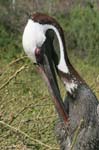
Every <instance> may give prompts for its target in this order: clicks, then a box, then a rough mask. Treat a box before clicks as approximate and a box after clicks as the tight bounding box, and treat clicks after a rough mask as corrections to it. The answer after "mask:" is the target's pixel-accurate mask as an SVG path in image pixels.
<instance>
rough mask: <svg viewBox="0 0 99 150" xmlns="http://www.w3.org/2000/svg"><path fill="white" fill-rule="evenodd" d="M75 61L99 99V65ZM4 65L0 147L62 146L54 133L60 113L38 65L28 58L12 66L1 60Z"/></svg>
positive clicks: (30, 149)
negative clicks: (37, 70)
mask: <svg viewBox="0 0 99 150" xmlns="http://www.w3.org/2000/svg"><path fill="white" fill-rule="evenodd" d="M72 63H73V64H74V65H75V66H76V68H77V70H79V72H80V74H81V75H82V76H84V78H85V80H86V81H87V83H88V84H89V85H90V86H91V87H92V89H93V90H94V92H96V95H97V96H98V98H99V80H98V78H99V68H98V67H97V68H94V67H92V66H89V65H88V64H84V63H83V61H81V60H78V59H76V58H74V59H73V60H72ZM23 66H24V67H23ZM0 67H1V70H2V71H1V76H0V87H2V88H1V89H0V149H1V150H48V149H53V150H54V149H59V146H58V144H57V142H56V138H55V135H54V126H55V121H56V120H57V114H56V113H55V110H54V106H53V103H52V101H51V98H50V96H49V93H48V90H47V88H46V86H45V83H44V82H43V81H42V79H41V76H40V75H38V74H37V73H36V70H35V67H33V65H32V64H31V63H30V62H28V63H27V58H25V59H24V61H23V60H22V61H21V60H19V61H14V63H13V62H12V63H10V65H7V64H6V63H3V62H1V65H0ZM22 68H23V69H22ZM8 81H9V82H8ZM6 83H7V84H6ZM60 86H62V85H60ZM61 89H62V95H64V94H65V93H64V90H63V88H61Z"/></svg>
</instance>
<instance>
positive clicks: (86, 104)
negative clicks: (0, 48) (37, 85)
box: [22, 13, 99, 150]
mask: <svg viewBox="0 0 99 150" xmlns="http://www.w3.org/2000/svg"><path fill="white" fill-rule="evenodd" d="M54 35H56V37H57V39H58V42H59V51H58V50H57V49H55V46H54V44H53V40H54ZM22 42H23V48H24V50H25V52H26V54H27V55H28V57H29V58H30V59H31V60H32V61H33V63H35V64H36V66H37V67H38V69H39V72H40V73H41V74H42V75H43V77H44V80H45V82H46V83H47V86H48V88H49V91H50V94H51V95H52V99H53V102H54V104H55V107H56V110H57V112H58V114H59V118H60V119H59V121H58V122H57V124H56V127H55V132H56V136H57V139H58V141H59V144H60V149H61V150H72V149H73V150H99V105H98V104H99V103H98V100H97V98H96V96H95V95H94V93H93V92H92V90H91V89H90V88H89V86H88V85H87V84H86V82H85V81H84V80H83V79H82V78H81V77H80V75H79V74H78V73H77V71H76V70H75V69H74V67H73V66H72V64H71V63H70V61H69V58H68V55H67V51H66V45H65V38H64V32H63V30H62V28H61V26H60V25H59V23H58V22H57V21H56V20H55V19H54V18H52V17H50V16H48V15H45V14H42V13H35V14H33V15H32V16H31V18H30V19H29V20H28V22H27V24H26V26H25V29H24V33H23V39H22ZM56 74H57V75H58V76H59V77H60V78H61V80H62V82H63V84H64V86H65V88H66V91H67V95H66V97H65V100H64V101H63V100H62V97H61V94H60V90H59V86H58V82H57V78H56Z"/></svg>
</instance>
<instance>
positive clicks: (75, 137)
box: [70, 119, 84, 150]
mask: <svg viewBox="0 0 99 150" xmlns="http://www.w3.org/2000/svg"><path fill="white" fill-rule="evenodd" d="M83 122H84V120H83V119H81V120H80V123H79V125H78V127H77V129H76V131H75V134H74V137H73V140H72V143H71V146H70V150H73V147H74V145H75V143H76V141H77V137H78V134H79V130H80V129H81V125H82V123H83Z"/></svg>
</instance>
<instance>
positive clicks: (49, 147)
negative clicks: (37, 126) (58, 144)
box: [0, 121, 59, 150]
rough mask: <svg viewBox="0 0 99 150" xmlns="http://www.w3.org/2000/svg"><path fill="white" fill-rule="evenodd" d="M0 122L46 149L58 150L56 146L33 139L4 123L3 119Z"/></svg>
mask: <svg viewBox="0 0 99 150" xmlns="http://www.w3.org/2000/svg"><path fill="white" fill-rule="evenodd" d="M0 124H3V125H5V126H6V127H8V128H9V129H11V130H13V131H14V132H18V133H20V134H22V135H24V136H25V137H27V138H29V139H30V140H32V141H34V142H36V143H38V144H40V145H42V146H44V147H46V148H47V149H50V150H59V149H58V148H52V147H51V146H49V145H47V144H45V143H43V142H41V141H40V140H38V139H34V138H33V137H31V136H29V135H28V134H27V133H25V132H23V131H21V130H20V129H18V128H15V127H13V126H11V125H9V124H7V123H5V122H4V121H0Z"/></svg>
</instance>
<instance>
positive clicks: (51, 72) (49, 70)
mask: <svg viewBox="0 0 99 150" xmlns="http://www.w3.org/2000/svg"><path fill="white" fill-rule="evenodd" d="M38 67H39V71H40V73H41V74H42V75H43V78H44V80H45V82H46V84H47V86H48V89H49V92H50V94H51V96H52V100H53V102H54V105H55V107H56V109H57V112H58V113H59V115H60V116H61V118H62V119H63V121H64V123H67V121H68V114H67V113H66V111H65V107H64V103H63V101H62V98H61V95H60V91H59V87H58V83H57V79H56V74H55V67H54V65H53V61H52V60H51V59H50V58H49V56H47V54H44V56H43V63H42V64H39V66H38Z"/></svg>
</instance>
